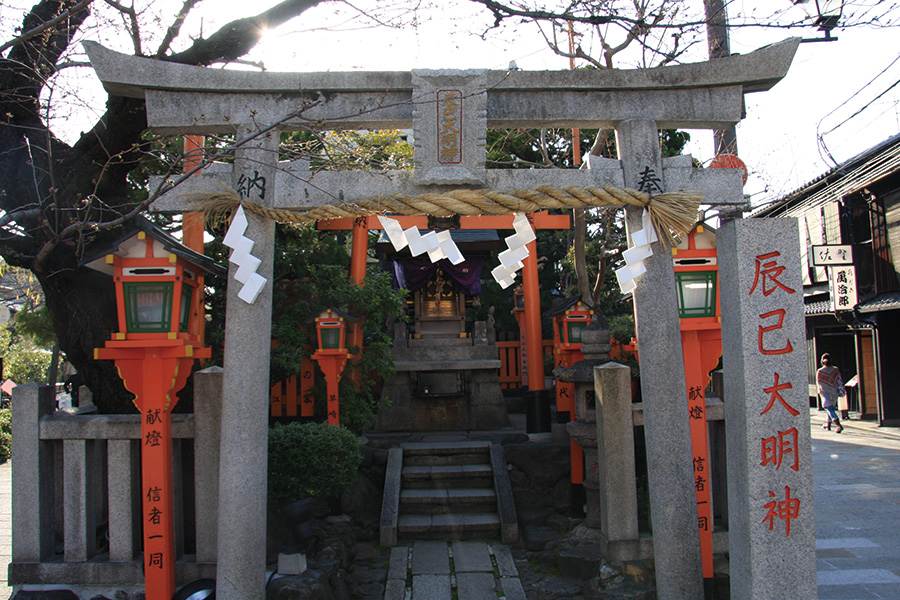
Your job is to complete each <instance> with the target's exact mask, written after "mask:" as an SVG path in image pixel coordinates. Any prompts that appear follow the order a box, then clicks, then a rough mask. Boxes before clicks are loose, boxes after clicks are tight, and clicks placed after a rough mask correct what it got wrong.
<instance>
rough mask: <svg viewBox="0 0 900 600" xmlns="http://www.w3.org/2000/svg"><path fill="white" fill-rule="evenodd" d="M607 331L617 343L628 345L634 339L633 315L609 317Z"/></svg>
mask: <svg viewBox="0 0 900 600" xmlns="http://www.w3.org/2000/svg"><path fill="white" fill-rule="evenodd" d="M609 331H610V333H611V334H612V337H614V338H615V339H617V340H618V341H620V342H622V343H623V344H630V343H631V338H633V337H634V315H632V314H630V313H629V314H622V315H614V316H612V317H610V318H609Z"/></svg>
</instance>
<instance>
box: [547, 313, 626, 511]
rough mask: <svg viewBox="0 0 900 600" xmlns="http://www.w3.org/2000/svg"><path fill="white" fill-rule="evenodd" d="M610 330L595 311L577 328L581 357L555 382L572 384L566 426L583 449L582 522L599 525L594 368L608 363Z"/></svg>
mask: <svg viewBox="0 0 900 600" xmlns="http://www.w3.org/2000/svg"><path fill="white" fill-rule="evenodd" d="M609 340H610V331H609V329H608V328H607V327H606V326H605V325H603V324H601V323H600V320H599V318H598V316H597V315H596V314H595V315H594V316H593V318H592V320H591V323H590V325H588V326H587V327H585V328H583V329H581V341H582V346H581V352H582V353H583V354H584V360H581V361H578V362H576V363H575V364H573V365H572V366H571V367H557V368H556V369H555V370H554V371H553V374H554V375H555V376H556V378H557V379H558V380H559V381H562V382H566V383H573V384H575V395H574V398H573V403H574V405H575V420H574V421H571V422H570V423H568V424H567V425H566V429H567V430H568V432H569V435H570V436H571V438H572V439H573V440H574V441H575V443H577V444H578V445H579V446H581V447H582V448H583V449H584V466H585V474H584V493H585V496H586V500H587V514H586V518H585V524H586V525H587V526H588V527H593V528H596V529H599V528H600V496H599V482H598V475H599V472H600V467H599V465H598V463H597V410H596V396H595V394H594V367H597V366H600V365H602V364H604V363H606V362H609V351H610V350H611V349H612V346H610V343H609Z"/></svg>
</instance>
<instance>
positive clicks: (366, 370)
mask: <svg viewBox="0 0 900 600" xmlns="http://www.w3.org/2000/svg"><path fill="white" fill-rule="evenodd" d="M344 237H349V236H339V235H336V234H335V233H332V232H323V231H317V230H316V229H315V226H314V225H303V226H290V225H278V226H277V227H276V230H275V268H274V277H273V279H274V292H273V293H274V295H273V301H272V305H273V308H272V339H275V340H278V345H277V346H276V347H275V348H274V349H273V350H272V360H271V372H270V379H271V382H272V383H275V382H278V381H282V380H284V379H285V378H287V377H289V376H291V375H296V374H298V373H300V372H301V360H302V359H303V358H308V357H309V356H311V355H312V353H313V352H314V351H315V347H316V345H317V341H316V334H315V323H314V319H315V318H316V317H317V316H318V315H319V314H320V313H321V312H322V311H323V310H325V309H327V308H337V309H340V310H343V311H344V312H347V313H349V314H351V315H353V316H354V317H356V318H358V319H361V320H362V321H363V323H364V331H363V335H364V338H363V340H364V343H363V345H364V347H365V352H363V353H362V354H361V356H360V353H359V352H358V350H359V349H358V348H353V347H351V348H349V350H350V351H351V353H354V354H356V357H355V358H353V359H351V360H350V361H349V362H348V364H347V367H346V368H345V370H344V375H343V377H342V378H341V381H340V389H339V393H340V402H341V424H342V425H345V426H347V427H349V428H350V429H351V430H352V431H354V432H357V433H358V432H361V431H362V430H364V429H366V428H367V427H369V426H370V425H371V424H372V423H373V422H374V419H375V411H376V410H377V403H376V399H375V394H374V392H373V390H374V387H375V380H376V379H377V378H379V377H387V376H389V375H390V374H392V373H393V369H394V363H393V359H392V358H391V352H390V345H391V339H392V338H391V335H390V333H391V332H389V331H388V327H389V324H390V323H391V322H393V320H395V319H398V318H405V317H403V316H402V315H404V313H405V304H404V299H405V292H404V291H398V290H394V289H393V287H392V286H391V279H390V275H389V274H388V273H386V272H385V271H384V270H383V269H381V268H380V267H377V266H376V267H372V268H370V269H369V271H368V273H367V275H366V280H365V285H363V286H357V285H353V284H352V283H351V282H350V276H349V274H348V267H349V263H350V257H349V255H348V253H347V250H346V248H345V244H344V241H345V240H344V239H342V238H344ZM206 253H207V255H209V256H213V257H215V258H216V259H217V260H220V261H225V260H227V249H226V248H224V247H223V246H222V245H221V243H220V242H218V241H216V242H214V243H211V244H207V248H206ZM207 283H208V285H210V286H212V287H213V288H214V290H215V291H214V293H213V294H212V295H211V296H210V297H209V300H208V303H209V304H210V305H211V307H212V309H211V311H210V314H211V316H212V320H211V321H210V323H209V324H208V326H207V341H208V342H209V343H210V344H211V345H213V348H214V357H213V359H214V360H216V361H221V352H222V350H221V346H222V344H223V342H224V315H225V285H226V282H225V281H222V280H220V279H219V278H217V277H210V278H209V279H208V281H207ZM220 364H221V363H220ZM317 379H318V380H322V377H321V375H320V376H319V377H317ZM313 395H314V397H315V400H316V406H317V414H318V415H319V416H323V417H324V415H325V404H326V399H325V386H324V383H322V384H321V385H320V386H316V387H315V388H314V389H313Z"/></svg>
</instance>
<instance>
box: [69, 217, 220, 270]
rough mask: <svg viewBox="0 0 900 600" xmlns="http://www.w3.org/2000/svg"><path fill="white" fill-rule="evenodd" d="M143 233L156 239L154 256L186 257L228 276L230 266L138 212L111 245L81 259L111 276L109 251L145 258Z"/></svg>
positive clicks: (203, 268) (207, 268)
mask: <svg viewBox="0 0 900 600" xmlns="http://www.w3.org/2000/svg"><path fill="white" fill-rule="evenodd" d="M141 233H144V234H145V235H146V236H148V237H150V238H151V239H152V240H153V256H154V257H156V258H166V257H167V256H168V255H169V254H174V255H175V256H177V257H179V258H181V259H183V260H185V261H187V262H188V263H190V264H191V265H193V266H194V267H196V268H198V269H202V270H203V271H206V272H207V273H214V274H216V275H220V276H225V275H227V273H228V270H227V269H226V268H225V267H223V266H222V265H220V264H219V263H217V262H216V261H215V260H213V259H212V258H210V257H209V256H205V255H203V254H200V253H199V252H195V251H194V250H191V249H190V248H188V247H187V246H185V245H184V244H182V243H181V242H180V241H178V239H177V238H175V237H174V236H172V235H171V234H169V233H167V232H166V231H163V229H162V228H161V227H159V226H157V225H155V224H153V223H152V222H151V221H149V220H148V219H146V218H145V217H142V216H140V215H138V216H137V217H135V218H134V225H133V226H132V227H131V228H129V229H128V230H127V231H126V232H125V233H124V234H122V236H121V237H120V238H119V239H118V240H116V241H115V242H113V243H112V244H110V245H109V246H107V247H105V248H103V249H101V250H98V251H95V252H92V253H91V254H89V255H88V256H86V257H85V258H84V259H83V260H82V261H81V266H83V267H88V268H90V269H94V270H95V271H100V272H101V273H106V274H107V275H110V276H112V275H113V274H114V269H113V266H112V265H110V264H108V263H107V262H106V257H107V256H108V255H109V254H115V255H116V256H119V257H122V258H142V257H144V256H146V245H145V242H144V240H143V239H141V237H140V234H141Z"/></svg>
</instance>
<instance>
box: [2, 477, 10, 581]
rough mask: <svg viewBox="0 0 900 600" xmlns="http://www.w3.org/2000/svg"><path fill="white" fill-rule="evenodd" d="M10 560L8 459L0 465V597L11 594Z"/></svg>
mask: <svg viewBox="0 0 900 600" xmlns="http://www.w3.org/2000/svg"><path fill="white" fill-rule="evenodd" d="M10 560H12V467H11V466H10V461H6V462H5V463H3V464H2V465H0V598H6V597H7V594H12V589H11V588H9V587H8V584H7V577H8V574H7V571H8V570H9V569H8V566H9V562H10Z"/></svg>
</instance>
